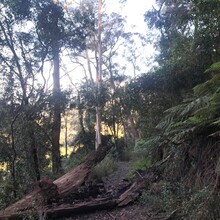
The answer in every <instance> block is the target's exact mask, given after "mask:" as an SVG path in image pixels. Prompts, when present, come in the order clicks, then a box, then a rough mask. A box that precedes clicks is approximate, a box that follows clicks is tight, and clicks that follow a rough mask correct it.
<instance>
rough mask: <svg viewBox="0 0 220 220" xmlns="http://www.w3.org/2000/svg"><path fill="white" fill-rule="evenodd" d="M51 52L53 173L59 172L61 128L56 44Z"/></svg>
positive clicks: (58, 59) (58, 61) (57, 50)
mask: <svg viewBox="0 0 220 220" xmlns="http://www.w3.org/2000/svg"><path fill="white" fill-rule="evenodd" d="M52 53H53V67H54V69H53V96H54V106H53V108H54V109H53V125H52V171H53V174H54V175H57V174H59V173H60V172H61V158H60V129H61V109H60V104H59V100H58V99H59V96H60V93H61V89H60V57H59V48H58V46H57V45H55V43H54V45H53V47H52Z"/></svg>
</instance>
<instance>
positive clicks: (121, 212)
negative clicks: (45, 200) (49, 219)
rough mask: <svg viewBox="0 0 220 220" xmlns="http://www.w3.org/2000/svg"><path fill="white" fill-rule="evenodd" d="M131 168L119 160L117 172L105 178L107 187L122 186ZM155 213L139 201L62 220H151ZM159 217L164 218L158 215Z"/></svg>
mask: <svg viewBox="0 0 220 220" xmlns="http://www.w3.org/2000/svg"><path fill="white" fill-rule="evenodd" d="M129 168H130V163H129V162H118V163H117V169H116V170H115V172H113V173H112V174H111V175H110V176H108V177H107V178H106V179H105V180H104V184H105V187H106V188H109V189H110V190H112V189H113V190H114V189H115V188H120V185H121V184H123V181H124V180H125V179H126V178H127V177H128V174H129ZM155 215H156V213H152V212H151V211H150V209H149V208H147V206H146V205H143V204H141V203H140V202H138V201H137V202H135V203H134V204H131V205H128V206H125V207H122V208H114V209H110V210H101V211H96V212H92V213H85V214H80V215H74V216H72V217H69V218H62V220H113V219H114V220H149V219H154V216H155ZM157 219H163V218H158V217H157Z"/></svg>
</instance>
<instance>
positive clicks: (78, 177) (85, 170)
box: [54, 146, 110, 197]
mask: <svg viewBox="0 0 220 220" xmlns="http://www.w3.org/2000/svg"><path fill="white" fill-rule="evenodd" d="M109 150H110V146H100V147H99V148H98V150H97V151H95V152H93V153H92V154H90V155H89V156H88V157H87V158H86V159H85V160H84V161H83V162H82V163H81V164H79V165H78V166H77V167H76V168H74V169H72V170H71V171H69V172H68V173H66V174H65V175H63V176H61V177H60V178H59V179H57V180H55V181H54V184H56V185H57V187H58V192H59V197H65V196H66V195H68V194H69V193H71V192H73V191H74V190H75V189H76V188H77V187H79V186H81V185H82V184H83V183H84V182H85V180H86V179H87V177H88V176H89V174H90V172H91V170H92V168H93V167H95V166H96V165H97V164H98V163H99V162H100V161H102V160H103V159H104V157H105V155H106V154H107V152H108V151H109Z"/></svg>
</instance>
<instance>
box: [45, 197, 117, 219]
mask: <svg viewBox="0 0 220 220" xmlns="http://www.w3.org/2000/svg"><path fill="white" fill-rule="evenodd" d="M115 206H117V200H116V199H112V198H98V199H92V200H90V201H86V202H81V203H78V204H73V205H69V204H64V205H60V206H57V207H53V208H48V209H45V210H44V212H45V215H44V216H45V217H47V218H48V219H58V218H59V217H65V216H71V215H75V214H81V213H83V214H84V213H86V212H92V211H98V210H103V209H109V208H113V207H115Z"/></svg>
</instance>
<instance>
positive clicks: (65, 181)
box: [0, 146, 111, 219]
mask: <svg viewBox="0 0 220 220" xmlns="http://www.w3.org/2000/svg"><path fill="white" fill-rule="evenodd" d="M110 148H111V146H100V147H99V148H98V150H97V151H94V152H92V153H91V154H90V155H89V156H87V157H86V159H85V160H84V161H83V162H81V163H80V164H79V165H78V166H76V167H75V168H73V169H72V170H70V171H69V172H68V173H66V174H65V175H63V176H61V177H60V178H58V179H57V180H55V181H54V182H52V181H51V180H48V179H47V180H45V179H44V180H41V181H40V182H39V183H37V187H36V188H35V189H34V190H33V191H32V192H31V193H30V194H28V195H27V196H25V197H23V198H22V199H21V200H19V201H18V202H16V203H14V204H12V205H10V206H9V207H7V208H6V209H5V210H3V211H1V212H0V219H6V217H7V219H16V217H17V218H18V217H19V216H21V215H22V214H23V213H25V212H29V211H31V210H32V211H33V212H36V210H41V209H42V208H43V207H45V206H46V205H48V204H49V203H50V202H51V200H52V199H53V198H62V197H64V196H66V195H68V194H69V193H71V192H73V191H74V190H75V189H76V188H77V187H79V186H80V185H82V184H83V183H84V182H85V181H86V179H87V177H88V175H89V174H90V172H91V170H92V168H93V167H95V166H96V165H97V163H99V162H100V161H102V160H103V159H104V157H105V156H106V154H107V153H108V151H109V150H110Z"/></svg>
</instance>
